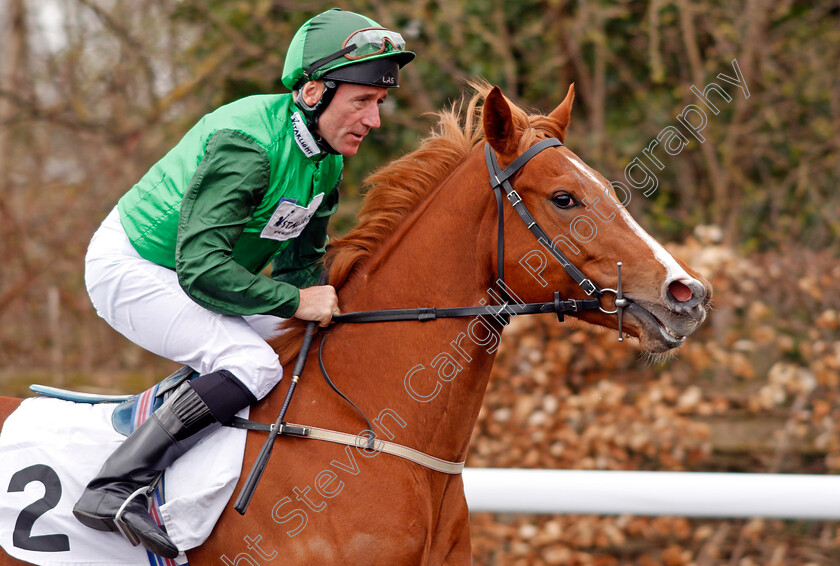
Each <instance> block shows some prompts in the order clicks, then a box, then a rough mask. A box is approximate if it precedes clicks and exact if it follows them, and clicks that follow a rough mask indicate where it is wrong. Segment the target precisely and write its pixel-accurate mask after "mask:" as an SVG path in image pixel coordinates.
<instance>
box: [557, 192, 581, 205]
mask: <svg viewBox="0 0 840 566" xmlns="http://www.w3.org/2000/svg"><path fill="white" fill-rule="evenodd" d="M551 202H553V203H554V206H556V207H557V208H573V207H575V206H576V205H577V201H576V200H575V199H574V198H573V197H572V195H570V194H569V193H558V194H556V195H554V196H553V197H551Z"/></svg>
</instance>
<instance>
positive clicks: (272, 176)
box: [118, 94, 343, 318]
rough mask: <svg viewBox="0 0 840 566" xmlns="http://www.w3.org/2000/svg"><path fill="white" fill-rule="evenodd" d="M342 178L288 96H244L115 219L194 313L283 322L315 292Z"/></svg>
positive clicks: (204, 123)
mask: <svg viewBox="0 0 840 566" xmlns="http://www.w3.org/2000/svg"><path fill="white" fill-rule="evenodd" d="M342 166H343V162H342V158H341V156H340V155H331V154H326V153H325V152H323V151H321V150H320V148H319V147H318V146H317V144H316V143H315V140H314V138H313V136H312V134H311V133H310V132H309V130H308V129H307V128H306V123H305V120H304V119H303V117H302V116H301V114H300V112H299V111H298V110H297V109H296V107H295V106H294V104H293V102H292V97H291V95H290V94H281V95H260V96H251V97H247V98H243V99H241V100H238V101H236V102H233V103H231V104H228V105H226V106H222V107H221V108H219V109H218V110H216V111H214V112H212V113H210V114H207V115H206V116H204V117H203V118H202V119H201V120H200V121H199V122H198V124H196V125H195V126H194V127H193V128H192V129H191V130H190V131H189V132H187V134H186V135H185V136H184V137H183V139H181V141H180V142H178V144H177V145H176V146H175V147H174V148H173V149H172V150H171V151H170V152H169V153H167V154H166V155H165V156H164V157H163V158H162V159H161V160H160V161H158V162H157V163H156V164H155V165H154V166H152V168H151V169H150V170H149V172H148V173H146V175H144V176H143V178H142V179H140V181H139V182H138V183H137V184H136V185H135V186H134V187H132V188H131V190H129V191H128V192H127V193H126V194H125V195H124V196H123V197H122V198H121V199H120V201H119V204H118V207H119V211H120V219H121V221H122V225H123V227H124V228H125V231H126V233H127V234H128V237H129V240H131V243H132V244H133V245H134V247H135V249H136V250H137V252H138V253H139V254H140V255H141V256H142V257H144V258H145V259H148V260H149V261H152V262H154V263H157V264H159V265H162V266H165V267H168V268H171V269H174V270H175V271H176V272H177V274H178V281H179V282H180V284H181V287H182V288H183V289H184V291H185V292H186V293H187V294H188V295H189V296H190V297H191V298H192V299H193V300H194V301H196V302H197V303H198V304H200V305H202V306H204V307H205V308H208V309H210V310H212V311H215V312H219V313H222V314H230V315H249V314H271V315H275V316H280V317H284V318H289V317H291V316H292V315H293V314H294V312H295V311H296V310H297V308H298V304H299V302H300V294H299V291H298V289H299V288H303V287H308V286H311V285H314V284H317V281H318V272H319V269H320V263H319V262H320V259H321V257H322V256H323V254H324V251H325V247H326V243H327V223H328V222H329V217H330V216H331V215H332V214H333V213H334V212H335V211H336V210H337V208H338V185H339V183H340V181H341V171H342ZM272 260H273V262H274V266H273V270H272V276H271V277H267V276H265V275H263V274H261V272H262V270H263V269H264V268H265V267H266V266H267V265H268V264H269V262H271V261H272Z"/></svg>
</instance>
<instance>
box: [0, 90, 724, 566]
mask: <svg viewBox="0 0 840 566" xmlns="http://www.w3.org/2000/svg"><path fill="white" fill-rule="evenodd" d="M477 90H478V91H479V93H478V94H476V95H475V96H474V97H473V98H472V100H471V101H469V103H468V104H467V107H466V109H465V110H464V111H461V110H459V109H456V108H453V109H452V110H450V111H445V112H442V113H441V114H440V121H439V125H438V128H437V130H436V132H435V133H434V134H432V135H431V136H430V137H429V138H428V139H426V140H425V141H424V142H423V143H422V144H421V146H420V147H419V149H417V150H416V151H414V152H413V153H411V154H408V155H406V156H404V157H402V158H401V159H398V160H397V161H395V162H393V163H392V164H390V165H388V166H386V167H384V168H383V169H381V170H380V171H378V172H376V173H375V174H373V175H372V176H371V177H370V178H369V179H368V184H369V185H370V186H371V190H370V191H369V192H368V194H367V196H366V198H365V202H364V206H363V208H362V211H361V214H360V223H359V225H358V226H357V227H356V228H354V229H353V230H352V231H351V232H350V233H349V234H348V235H347V236H345V237H343V238H341V239H339V240H337V241H336V242H335V243H334V245H333V248H332V250H331V251H330V254H329V257H328V264H329V265H330V283H331V284H332V285H334V286H335V287H336V289H337V290H338V293H339V297H340V306H341V310H342V312H354V311H365V310H373V309H383V308H408V307H461V306H477V305H486V304H496V301H495V300H494V299H493V297H494V296H498V295H494V294H492V293H491V291H493V290H496V289H497V288H498V286H497V283H496V281H497V257H496V256H497V239H498V234H497V230H498V225H497V202H496V199H495V198H494V195H493V191H492V190H491V187H490V186H489V185H488V169H487V166H486V164H485V149H484V147H485V143H484V142H485V141H486V142H487V143H488V144H489V145H490V146H491V147H492V149H493V150H494V151H495V152H496V155H497V158H498V161H499V164H500V165H501V167H506V166H507V165H509V164H510V163H511V162H513V161H514V160H515V158H516V157H517V156H519V155H520V154H522V153H523V152H525V151H526V150H527V149H528V148H530V147H531V146H533V145H534V144H535V143H536V142H538V141H540V140H542V139H547V138H557V139H558V140H560V141H563V140H564V139H565V136H566V128H567V126H568V124H569V116H570V113H571V109H572V100H573V98H574V90H573V88H571V87H570V88H569V92H568V94H567V96H566V98H565V100H564V101H563V102H562V104H560V106H558V107H557V108H556V109H555V110H554V111H553V112H552V113H551V114H550V115H547V116H543V115H529V114H527V113H526V112H524V111H523V110H521V109H519V108H517V107H516V106H515V105H513V104H512V103H510V101H508V100H507V99H506V98H505V97H504V96H503V95H502V93H501V91H499V90H498V88H493V89H492V90H491V89H490V88H489V87H485V86H484V85H477ZM482 103H483V104H482ZM512 184H513V186H514V187H515V190H516V192H517V193H518V195H520V196H521V199H522V200H523V202H525V204H526V205H527V207H528V208H529V210H530V211H531V213H532V214H533V216H534V218H535V219H536V220H537V221H538V222H539V224H540V225H541V226H542V227H543V228H544V229H545V231H546V232H547V233H548V234H551V235H552V236H556V237H555V240H554V243H555V245H556V246H557V247H558V248H560V247H563V250H564V251H565V252H566V254H567V256H568V257H569V258H570V259H571V261H572V262H573V263H574V264H575V265H576V266H577V267H578V268H579V269H580V270H582V271H583V272H584V273H585V274H586V275H587V276H588V277H589V278H590V279H591V280H592V281H594V282H595V283H596V284H597V285H599V286H600V287H603V288H610V287H612V288H614V287H615V286H616V262H618V261H621V262H623V265H624V278H623V279H624V280H623V287H624V292H625V295H626V297H627V299H629V300H630V301H631V304H630V305H629V306H628V307H627V308H626V309H625V313H626V318H625V330H626V332H627V333H628V334H630V335H631V336H635V337H637V338H638V339H639V341H640V343H641V346H642V348H643V349H645V350H647V351H650V352H665V351H668V350H671V349H673V348H675V347H678V346H679V345H680V344H682V342H683V341H684V340H685V337H686V336H688V335H689V334H691V333H692V332H693V331H694V330H695V329H696V328H697V327H698V326H699V325H700V324H701V323H702V322H703V320H704V318H705V314H706V307H707V305H708V302H709V297H710V294H711V288H710V286H709V284H708V282H706V281H704V280H703V279H702V278H701V277H700V276H699V275H697V274H696V273H695V272H694V271H692V270H691V269H690V268H688V267H687V266H686V265H685V264H683V263H682V262H680V261H679V260H677V259H675V258H673V257H672V256H671V255H670V254H669V253H668V252H667V251H665V249H664V248H663V247H662V246H660V245H659V244H658V243H657V242H656V241H655V240H653V239H652V238H651V237H650V236H649V235H648V234H647V233H646V232H645V231H644V230H643V229H642V228H641V227H640V226H639V225H638V224H637V223H636V222H635V221H634V220H633V219H632V218H631V217H630V215H629V214H628V213H627V211H626V210H625V209H624V208H623V207H622V206H621V205H620V204H619V200H618V198H617V195H616V194H615V192H613V190H612V189H611V188H610V185H609V183H608V182H607V181H606V179H604V177H602V176H601V175H600V174H598V173H597V172H595V171H593V170H592V169H591V168H589V167H588V166H587V165H585V164H584V163H583V162H582V161H581V160H580V159H579V158H578V157H577V156H575V154H574V153H572V152H571V151H570V150H569V149H568V148H566V147H565V146H561V145H559V144H557V146H555V147H550V148H548V149H546V150H545V151H542V152H540V153H539V154H538V155H536V156H535V157H533V159H531V160H530V161H529V162H528V163H527V165H525V166H524V167H523V168H522V169H521V170H520V172H519V173H517V175H516V176H515V177H513V178H512ZM623 196H624V197H625V198H627V196H628V195H623ZM504 217H505V229H504V232H505V233H504V238H505V249H504V258H503V261H504V273H505V282H506V286H507V288H509V289H510V291H511V294H512V295H515V297H516V300H517V301H519V300H521V301H523V302H528V303H531V302H546V301H552V298H553V295H554V291H559V292H560V294H561V295H562V297H564V298H586V297H585V295H584V293H583V291H582V290H581V288H580V287H579V286H578V284H577V283H575V282H574V281H573V280H572V279H571V278H570V276H569V275H568V274H567V273H566V271H564V269H562V268H561V267H560V265H559V264H558V263H557V262H555V260H554V259H553V258H552V256H551V255H550V254H548V253H546V251H547V250H546V247H545V246H544V245H540V243H538V241H537V239H535V237H534V236H533V235H532V234H531V233H530V232H529V231H528V229H527V228H526V226H525V224H524V223H523V222H521V221H520V219H519V217H518V216H517V214H516V213H515V212H514V210H513V209H512V208H511V207H510V206H509V205H508V204H507V203H505V207H504ZM584 217H585V219H583V220H582V219H581V218H584ZM610 297H611V295H610ZM602 300H603V302H604V305H603V306H604V310H610V309H611V308H612V306H613V305H612V301H611V300H609V299H608V296H607V295H605V296H604V297H603V298H602ZM575 316H577V317H579V318H580V319H582V320H584V321H586V322H589V323H591V324H595V325H600V326H606V327H611V328H616V327H617V317H616V316H615V315H612V314H607V313H605V312H602V311H600V310H587V311H582V312H579V313H576V314H575ZM289 326H290V330H289V331H288V332H286V333H285V334H284V335H282V337H281V339H279V340H277V341H276V342H275V343H273V346H274V347H275V348H276V349H277V351H278V352H279V353H280V355H281V358H282V359H283V360H284V361H285V365H286V367H287V368H288V366H289V362H290V360H292V358H293V357H294V354H295V352H296V350H297V348H298V347H299V345H300V337H301V334H302V325H300V324H298V323H296V322H295V321H291V322H290V323H289ZM500 331H501V327H500V325H499V324H498V323H497V321H495V320H493V317H491V316H474V317H472V318H450V319H438V320H435V321H429V322H408V321H404V322H379V323H366V324H336V325H334V326H333V327H332V328H331V330H330V331H329V334H328V335H329V340H328V341H325V342H323V352H322V354H323V357H322V359H323V364H324V367H325V369H326V370H327V372H328V373H329V375H330V376H331V378H332V379H333V381H334V382H335V383H336V385H337V386H338V387H339V388H340V389H341V390H342V391H343V392H344V393H346V394H347V396H348V397H349V398H350V399H351V400H353V401H354V402H355V403H356V404H357V405H358V406H359V408H360V409H361V410H362V411H363V412H364V413H365V414H366V415H368V417H369V418H370V419H371V421H372V423H373V429H374V431H375V432H376V434H377V437H378V438H380V439H386V440H387V439H390V440H393V441H394V442H396V443H399V444H402V445H405V446H409V447H411V448H414V449H416V450H420V451H422V452H425V453H427V454H430V455H433V456H436V457H438V458H441V459H444V460H449V461H458V462H460V461H463V460H464V459H465V458H466V456H467V452H468V450H469V444H470V435H471V433H472V431H473V425H474V424H475V422H476V418H477V416H478V412H479V409H480V408H481V404H482V398H483V396H484V391H485V388H486V386H487V382H488V378H489V375H490V369H491V367H492V365H493V360H494V357H495V352H496V348H497V346H498V343H499V335H500ZM322 336H323V335H322ZM318 342H319V339H318V338H316V341H315V346H314V347H313V349H312V352H311V353H310V354H309V358H308V362H307V365H306V369H305V371H304V372H303V375H302V377H301V380H300V383H299V385H298V387H297V391H296V395H295V398H294V399H293V401H292V403H291V406H290V408H289V411H288V413H287V415H286V418H287V420H288V421H289V422H294V423H300V424H305V425H311V426H317V427H322V428H326V429H331V430H336V431H344V432H347V433H351V434H357V433H360V432H362V431H364V430H366V428H367V425H366V424H365V421H364V419H362V418H361V417H360V415H359V413H358V412H356V410H354V409H353V408H352V407H351V406H350V405H349V404H348V403H347V402H346V401H344V400H343V399H342V398H340V397H339V396H338V395H336V394H335V393H334V392H333V391H331V390H330V388H329V387H328V385H327V384H326V382H325V381H324V380H323V379H322V378H321V376H320V375H319V374H320V373H321V371H320V368H319V359H318V353H317V349H318ZM616 347H620V345H619V344H616ZM289 371H290V369H289ZM289 381H290V380H289V379H286V380H284V381H283V383H282V384H281V386H279V387H278V388H277V389H276V390H275V391H273V392H272V393H271V394H270V395H269V396H268V397H266V399H264V400H263V401H262V402H260V403H258V404H257V405H256V406H254V407H253V408H252V410H251V418H252V419H254V420H257V421H260V422H263V423H272V422H274V420H275V417H276V415H277V413H278V410H279V408H280V405H281V403H282V401H283V399H284V396H285V392H286V389H287V388H288V382H289ZM17 402H18V401H17V400H14V401H13V400H9V401H4V402H3V403H0V414H5V412H7V411H8V410H10V408H11V407H10V406H7V404H6V403H11V404H12V405H14V404H16V403H17ZM264 439H265V436H264V434H262V433H253V432H252V433H249V436H248V442H247V446H246V450H245V468H246V471H247V469H249V468H250V465H251V463H252V462H253V461H254V460H255V458H256V455H257V452H258V451H259V449H260V447H261V445H262V444H263V442H264ZM245 475H246V474H243V478H242V479H241V480H240V484H239V486H238V487H237V492H238V490H239V489H240V488H241V486H242V483H243V482H244V476H245ZM197 512H199V511H197ZM115 536H116V535H115ZM188 557H189V560H190V564H193V565H199V566H204V565H216V564H218V565H222V564H227V565H237V566H246V565H254V564H256V565H265V564H284V565H285V564H295V565H319V566H320V565H324V564H365V565H378V564H382V565H388V566H394V565H412V566H415V565H418V564H423V565H441V564H446V565H460V564H470V563H471V561H472V557H471V549H470V530H469V511H468V509H467V504H466V501H465V498H464V491H463V484H462V479H461V476H460V475H458V474H445V473H441V472H437V471H433V470H431V469H429V468H426V467H423V466H421V465H419V464H416V463H413V462H410V461H407V460H404V459H402V458H398V457H395V456H392V455H388V454H383V453H378V452H371V451H366V450H364V449H363V448H362V447H351V446H343V445H340V444H333V443H329V442H319V441H313V440H309V439H302V438H288V437H282V438H279V439H278V441H277V444H276V446H275V449H274V456H273V458H272V459H271V461H270V463H269V465H268V468H267V469H266V471H265V474H264V476H263V478H262V481H261V483H260V484H259V486H258V487H257V490H256V493H255V496H254V499H253V500H252V502H251V505H250V507H249V508H248V511H247V513H245V514H244V515H242V516H240V515H239V514H237V513H236V512H235V511H234V509H233V508H232V506H229V507H228V508H227V509H226V511H225V512H224V513H223V514H222V516H221V518H220V519H219V522H218V524H217V525H216V528H215V530H214V532H213V534H212V535H211V536H210V538H209V539H208V540H207V541H206V542H205V543H204V544H203V545H202V546H201V547H199V548H196V549H194V550H191V551H189V552H188ZM11 563H13V562H12V561H9V559H8V558H6V559H5V560H0V564H11Z"/></svg>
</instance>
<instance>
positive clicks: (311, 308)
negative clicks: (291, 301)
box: [294, 285, 341, 326]
mask: <svg viewBox="0 0 840 566" xmlns="http://www.w3.org/2000/svg"><path fill="white" fill-rule="evenodd" d="M340 313H341V311H340V310H338V295H336V294H335V288H334V287H333V286H332V285H321V286H318V287H308V288H306V289H301V290H300V304H299V305H298V309H297V310H296V311H295V314H294V317H295V318H300V319H302V320H315V321H318V322H319V323H320V326H327V325H328V324H329V323H330V320H331V319H332V317H333V315H334V314H340Z"/></svg>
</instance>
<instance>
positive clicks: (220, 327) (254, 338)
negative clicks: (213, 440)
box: [85, 207, 283, 399]
mask: <svg viewBox="0 0 840 566" xmlns="http://www.w3.org/2000/svg"><path fill="white" fill-rule="evenodd" d="M85 284H86V286H87V290H88V294H89V295H90V298H91V301H92V302H93V306H94V307H95V308H96V312H97V313H98V314H99V316H101V317H102V318H104V319H105V320H106V321H107V322H108V324H110V325H111V326H112V327H114V329H115V330H117V331H118V332H119V333H120V334H122V335H123V336H125V337H126V338H128V339H129V340H131V341H132V342H134V343H135V344H137V345H139V346H141V347H143V348H145V349H146V350H148V351H150V352H152V353H154V354H157V355H159V356H162V357H164V358H168V359H170V360H173V361H175V362H178V363H180V364H184V365H188V366H190V367H191V368H193V369H194V370H196V371H197V372H198V373H199V374H202V375H203V374H206V373H210V372H213V371H218V370H222V369H225V370H228V371H230V372H231V373H233V375H235V376H236V377H237V378H238V379H239V380H240V381H241V382H242V383H244V384H245V386H246V387H248V389H250V390H251V393H253V394H254V396H255V397H256V398H257V399H262V398H263V397H265V395H267V394H268V392H269V391H271V389H272V388H273V387H274V386H275V385H276V384H277V383H278V382H279V381H280V379H281V378H282V377H283V368H282V366H281V365H280V361H279V360H278V358H277V354H276V353H275V352H274V350H272V349H271V347H269V345H268V344H267V343H266V341H265V339H266V338H269V337H270V336H272V335H275V334H277V330H276V326H277V323H279V322H280V321H281V320H283V319H281V318H277V317H274V316H269V315H254V316H228V315H223V314H219V313H216V312H213V311H210V310H208V309H206V308H204V307H202V306H201V305H199V304H198V303H196V302H194V301H193V300H192V299H190V298H189V296H187V294H186V293H185V292H184V290H183V289H182V288H181V286H180V285H179V284H178V277H177V275H176V274H175V271H173V270H172V269H168V268H166V267H163V266H160V265H158V264H156V263H153V262H151V261H149V260H146V259H143V258H142V257H140V255H139V254H138V253H137V251H136V250H135V249H134V246H133V245H132V244H131V242H130V241H129V239H128V236H127V235H126V233H125V230H124V229H123V227H122V224H121V223H120V217H119V211H118V210H117V208H116V207H115V208H114V209H113V210H112V211H111V213H110V214H109V215H108V216H107V217H106V218H105V220H104V221H103V222H102V225H101V226H100V227H99V229H98V230H97V231H96V233H95V234H94V236H93V239H92V240H91V242H90V246H89V247H88V251H87V256H86V257H85Z"/></svg>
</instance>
